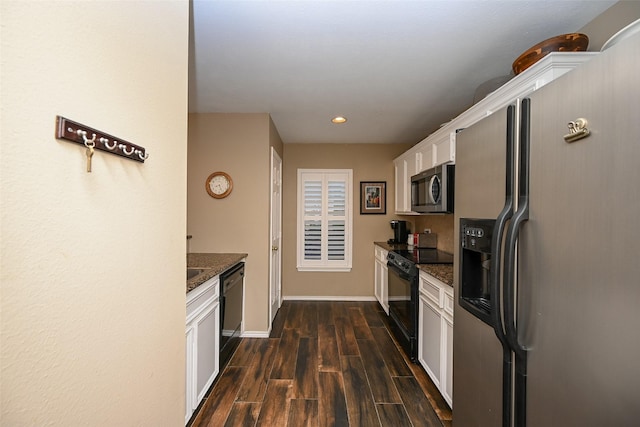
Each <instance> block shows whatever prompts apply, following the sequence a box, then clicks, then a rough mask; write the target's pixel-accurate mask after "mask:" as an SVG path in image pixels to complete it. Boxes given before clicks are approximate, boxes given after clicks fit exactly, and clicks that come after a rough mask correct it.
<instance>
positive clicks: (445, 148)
mask: <svg viewBox="0 0 640 427" xmlns="http://www.w3.org/2000/svg"><path fill="white" fill-rule="evenodd" d="M455 138H456V134H455V133H450V134H448V135H446V137H445V138H442V139H440V140H438V141H435V142H434V143H433V150H434V151H435V156H434V157H435V163H434V166H438V165H442V164H444V163H449V162H453V161H454V160H455Z"/></svg>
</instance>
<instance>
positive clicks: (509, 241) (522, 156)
mask: <svg viewBox="0 0 640 427" xmlns="http://www.w3.org/2000/svg"><path fill="white" fill-rule="evenodd" d="M530 127H531V100H530V99H529V98H525V99H523V100H522V108H521V119H520V147H519V148H520V150H519V159H518V165H519V172H518V208H517V210H516V212H515V213H514V214H513V218H512V220H511V224H509V229H508V230H507V237H506V241H505V255H504V317H505V319H504V321H505V329H506V333H507V340H508V342H509V346H510V347H511V349H512V350H513V352H514V354H515V384H514V396H515V399H514V421H515V425H516V426H518V427H525V424H526V381H527V349H526V348H525V347H524V346H523V345H522V344H521V343H520V342H519V341H518V331H517V327H516V318H515V317H516V315H515V305H516V301H515V277H514V276H515V273H516V272H515V268H516V265H515V264H516V260H515V256H516V243H517V240H518V236H519V234H520V228H521V226H522V224H523V223H524V222H525V221H527V220H528V219H529V149H530V132H531V130H530Z"/></svg>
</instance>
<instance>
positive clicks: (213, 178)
mask: <svg viewBox="0 0 640 427" xmlns="http://www.w3.org/2000/svg"><path fill="white" fill-rule="evenodd" d="M205 187H206V189H207V193H209V195H210V196H211V197H213V198H214V199H224V198H225V197H227V196H228V195H229V194H231V190H232V189H233V181H232V180H231V177H230V176H229V174H227V173H224V172H214V173H212V174H211V175H209V177H208V178H207V182H206V183H205Z"/></svg>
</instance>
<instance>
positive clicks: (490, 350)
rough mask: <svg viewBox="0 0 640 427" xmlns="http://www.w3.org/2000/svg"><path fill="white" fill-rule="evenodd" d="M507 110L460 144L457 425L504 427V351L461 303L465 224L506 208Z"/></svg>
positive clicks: (455, 374)
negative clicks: (462, 225) (462, 230)
mask: <svg viewBox="0 0 640 427" xmlns="http://www.w3.org/2000/svg"><path fill="white" fill-rule="evenodd" d="M506 133H507V110H506V109H503V110H501V111H498V112H496V113H494V114H493V115H491V116H489V117H487V118H486V119H484V120H482V121H481V122H479V123H476V124H475V125H473V126H471V127H469V128H467V129H465V130H464V131H462V132H460V133H459V134H458V135H457V139H456V193H455V205H456V212H455V222H454V224H455V225H454V227H455V235H456V247H455V252H454V265H455V267H456V268H454V291H455V301H456V303H455V306H454V318H455V322H454V332H453V407H454V411H453V425H454V426H456V427H458V426H459V427H474V426H478V427H485V426H486V427H488V426H491V427H494V426H500V425H502V355H503V353H502V346H501V345H500V342H499V341H498V338H497V337H496V334H495V332H494V330H493V328H492V327H491V326H490V325H487V324H486V323H484V322H482V321H481V320H480V319H478V318H476V317H474V316H473V315H472V314H471V313H469V312H468V311H466V310H465V309H464V308H462V307H461V306H460V304H459V302H458V300H459V295H460V272H459V266H460V265H461V263H460V247H459V246H460V219H461V218H477V219H495V218H496V217H497V216H498V214H499V213H500V211H501V210H502V208H503V206H504V204H505V182H506V178H505V177H506Z"/></svg>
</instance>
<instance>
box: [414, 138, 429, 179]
mask: <svg viewBox="0 0 640 427" xmlns="http://www.w3.org/2000/svg"><path fill="white" fill-rule="evenodd" d="M421 144H423V145H424V146H423V147H421V148H420V149H419V150H418V152H417V153H416V164H417V170H416V173H420V172H422V171H423V170H426V169H429V168H432V167H433V145H432V144H431V143H424V142H423V143H421Z"/></svg>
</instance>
